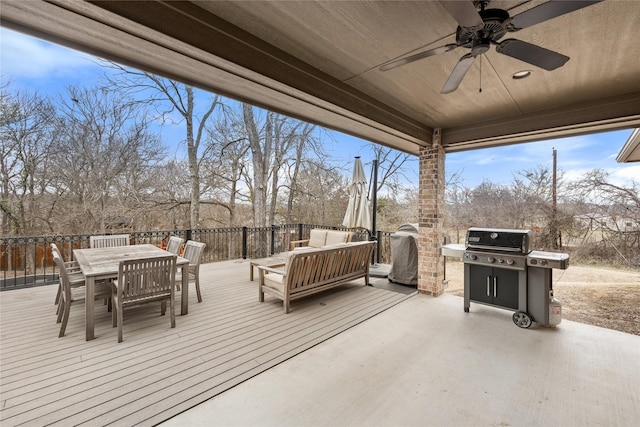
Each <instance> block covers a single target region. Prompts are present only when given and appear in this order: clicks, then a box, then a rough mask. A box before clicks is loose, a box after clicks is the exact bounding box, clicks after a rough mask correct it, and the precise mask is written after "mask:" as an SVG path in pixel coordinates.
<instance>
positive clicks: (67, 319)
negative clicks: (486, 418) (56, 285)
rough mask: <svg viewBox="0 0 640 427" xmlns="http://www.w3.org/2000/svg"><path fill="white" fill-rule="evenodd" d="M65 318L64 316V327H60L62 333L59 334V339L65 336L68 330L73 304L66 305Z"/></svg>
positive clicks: (64, 309)
mask: <svg viewBox="0 0 640 427" xmlns="http://www.w3.org/2000/svg"><path fill="white" fill-rule="evenodd" d="M62 311H63V313H64V314H63V316H62V325H60V333H59V334H58V338H61V337H63V336H64V331H65V330H66V329H67V322H68V321H69V312H70V311H71V304H69V303H66V302H65V304H64V307H63V308H62ZM58 317H59V316H58Z"/></svg>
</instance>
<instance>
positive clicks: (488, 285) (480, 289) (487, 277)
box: [469, 265, 493, 304]
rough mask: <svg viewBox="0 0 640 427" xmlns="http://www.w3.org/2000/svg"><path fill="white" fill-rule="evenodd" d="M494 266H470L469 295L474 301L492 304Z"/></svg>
mask: <svg viewBox="0 0 640 427" xmlns="http://www.w3.org/2000/svg"><path fill="white" fill-rule="evenodd" d="M492 271H493V268H492V267H484V266H482V265H471V266H469V273H470V276H469V297H470V298H471V300H472V301H476V302H483V303H486V304H491V303H492V302H493V294H492V292H493V288H492V286H493V282H492V274H493V273H492Z"/></svg>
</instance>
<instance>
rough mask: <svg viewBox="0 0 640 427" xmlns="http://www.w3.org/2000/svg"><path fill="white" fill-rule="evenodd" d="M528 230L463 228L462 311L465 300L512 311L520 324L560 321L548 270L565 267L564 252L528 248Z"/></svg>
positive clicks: (566, 265)
mask: <svg viewBox="0 0 640 427" xmlns="http://www.w3.org/2000/svg"><path fill="white" fill-rule="evenodd" d="M532 238H533V233H532V232H531V231H530V230H510V229H496V228H477V227H473V228H469V229H468V230H467V235H466V239H465V250H464V252H463V254H462V260H463V262H464V311H465V312H467V313H468V312H469V307H470V303H471V301H473V302H475V303H480V304H486V305H492V306H496V307H501V308H505V309H508V310H513V311H515V313H514V315H513V321H514V323H515V324H516V325H518V326H519V327H522V328H528V327H529V326H531V322H532V321H535V322H536V323H538V324H541V325H544V326H555V325H557V324H558V323H560V319H561V313H560V305H559V303H558V302H557V301H556V300H554V298H553V288H552V271H553V269H554V268H558V269H566V268H568V266H569V255H568V254H565V253H556V252H541V251H532V250H531V242H532Z"/></svg>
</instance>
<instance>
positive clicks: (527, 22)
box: [510, 0, 602, 30]
mask: <svg viewBox="0 0 640 427" xmlns="http://www.w3.org/2000/svg"><path fill="white" fill-rule="evenodd" d="M601 1H602V0H573V1H567V0H549V1H548V2H546V3H543V4H541V5H539V6H536V7H534V8H533V9H529V10H526V11H524V12H522V13H519V14H517V15H516V16H514V17H513V19H512V20H511V23H510V27H512V28H513V29H514V30H520V29H522V28H527V27H531V26H532V25H536V24H539V23H540V22H544V21H547V20H549V19H553V18H556V17H558V16H561V15H564V14H565V13H569V12H573V11H575V10H578V9H582V8H585V7H587V6H591V5H592V4H596V3H600V2H601Z"/></svg>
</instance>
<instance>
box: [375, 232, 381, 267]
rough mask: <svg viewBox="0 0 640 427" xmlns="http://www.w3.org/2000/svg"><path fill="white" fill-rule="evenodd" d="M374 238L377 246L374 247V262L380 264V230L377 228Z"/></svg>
mask: <svg viewBox="0 0 640 427" xmlns="http://www.w3.org/2000/svg"><path fill="white" fill-rule="evenodd" d="M376 233H377V236H376V239H378V246H377V249H376V263H378V264H380V251H381V250H382V231H380V230H378V231H377V232H376Z"/></svg>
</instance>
